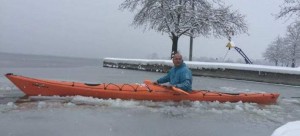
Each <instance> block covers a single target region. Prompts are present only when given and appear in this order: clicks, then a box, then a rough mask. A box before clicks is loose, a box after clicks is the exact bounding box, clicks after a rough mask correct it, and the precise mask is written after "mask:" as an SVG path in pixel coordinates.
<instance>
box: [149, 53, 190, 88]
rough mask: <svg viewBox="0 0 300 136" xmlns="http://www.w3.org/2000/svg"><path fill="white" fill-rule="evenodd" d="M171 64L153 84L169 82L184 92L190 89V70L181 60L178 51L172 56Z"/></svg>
mask: <svg viewBox="0 0 300 136" xmlns="http://www.w3.org/2000/svg"><path fill="white" fill-rule="evenodd" d="M173 64H174V67H172V68H171V69H170V70H169V72H168V74H167V75H165V76H163V77H161V78H160V79H158V80H157V81H156V82H154V84H163V83H167V82H169V83H170V85H171V86H174V87H177V88H180V89H182V90H184V91H186V92H189V91H192V72H191V70H190V69H189V68H188V67H187V66H186V64H185V63H184V62H183V60H182V55H181V54H180V53H175V54H174V56H173Z"/></svg>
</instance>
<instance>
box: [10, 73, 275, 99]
mask: <svg viewBox="0 0 300 136" xmlns="http://www.w3.org/2000/svg"><path fill="white" fill-rule="evenodd" d="M6 77H7V78H8V79H9V80H10V81H11V82H13V83H14V84H15V85H16V86H17V87H18V88H19V89H20V90H21V91H23V92H24V93H25V94H26V95H28V96H39V95H40V96H76V95H80V96H87V97H96V98H103V99H109V98H111V99H124V100H129V99H134V100H150V101H183V100H190V101H219V102H239V101H242V102H250V103H258V104H274V103H276V101H277V98H278V97H279V94H278V93H234V94H232V93H222V92H216V91H206V90H195V91H192V92H191V93H186V92H183V91H182V90H180V89H176V88H170V87H164V86H160V85H154V84H151V83H149V82H145V84H113V83H102V84H85V83H80V82H67V81H56V80H44V79H37V78H29V77H24V76H19V75H14V74H6Z"/></svg>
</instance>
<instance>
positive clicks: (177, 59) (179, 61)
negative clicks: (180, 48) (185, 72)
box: [173, 53, 183, 67]
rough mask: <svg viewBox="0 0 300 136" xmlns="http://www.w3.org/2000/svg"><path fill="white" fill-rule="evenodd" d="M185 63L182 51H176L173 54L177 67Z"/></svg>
mask: <svg viewBox="0 0 300 136" xmlns="http://www.w3.org/2000/svg"><path fill="white" fill-rule="evenodd" d="M182 63H183V60H182V56H181V54H180V53H175V54H174V56H173V64H174V66H175V67H179V66H180V65H181V64H182Z"/></svg>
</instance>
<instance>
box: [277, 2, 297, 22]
mask: <svg viewBox="0 0 300 136" xmlns="http://www.w3.org/2000/svg"><path fill="white" fill-rule="evenodd" d="M280 8H281V9H280V12H279V13H278V14H277V15H276V18H277V19H279V18H283V17H288V18H290V17H292V16H294V15H295V16H297V17H299V16H300V1H299V0H284V3H283V4H282V5H281V6H280Z"/></svg>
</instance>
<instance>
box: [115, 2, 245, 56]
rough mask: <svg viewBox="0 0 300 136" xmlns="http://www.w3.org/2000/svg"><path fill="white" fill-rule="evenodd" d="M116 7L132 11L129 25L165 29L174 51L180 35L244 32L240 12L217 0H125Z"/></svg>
mask: <svg viewBox="0 0 300 136" xmlns="http://www.w3.org/2000/svg"><path fill="white" fill-rule="evenodd" d="M120 9H129V10H130V11H132V12H135V11H136V14H135V16H134V19H133V25H134V26H136V27H139V26H145V29H154V30H156V31H158V32H162V33H168V34H169V36H170V38H171V40H172V52H171V54H173V53H174V52H177V48H178V40H179V38H180V36H182V35H187V36H192V37H197V36H210V35H213V36H215V37H228V33H229V31H233V32H234V33H235V34H240V33H245V32H247V26H246V23H245V20H244V18H245V17H244V16H243V15H241V14H240V13H238V12H237V11H231V10H230V6H225V5H224V4H223V3H222V2H221V0H212V1H207V0H125V1H124V2H123V3H122V4H121V5H120Z"/></svg>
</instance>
